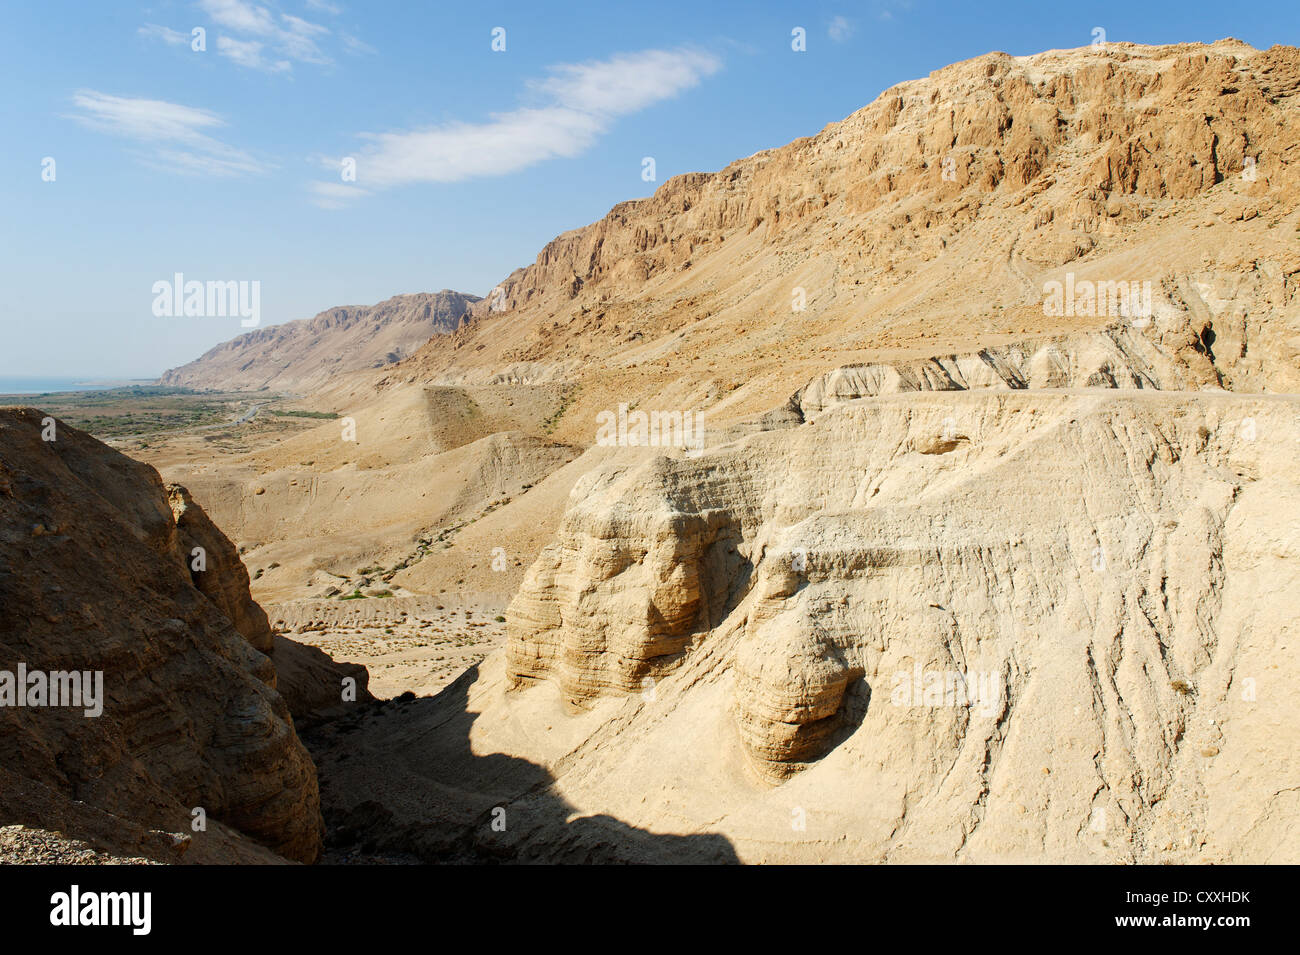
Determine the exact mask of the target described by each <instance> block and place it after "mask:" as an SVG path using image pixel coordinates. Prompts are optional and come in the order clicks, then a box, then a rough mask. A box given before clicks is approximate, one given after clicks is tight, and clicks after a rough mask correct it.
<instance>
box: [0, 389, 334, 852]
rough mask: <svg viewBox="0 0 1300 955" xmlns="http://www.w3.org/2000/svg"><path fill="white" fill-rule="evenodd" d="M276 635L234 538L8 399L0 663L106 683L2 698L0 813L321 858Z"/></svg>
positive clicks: (129, 843)
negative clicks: (97, 694) (281, 681)
mask: <svg viewBox="0 0 1300 955" xmlns="http://www.w3.org/2000/svg"><path fill="white" fill-rule="evenodd" d="M43 438H50V440H44V439H43ZM195 546H202V547H203V548H204V549H205V550H206V552H207V562H206V568H205V569H204V570H202V571H196V570H193V569H192V564H191V561H192V560H193V554H192V549H193V547H195ZM269 641H270V631H269V629H268V628H267V625H266V617H265V615H264V614H262V613H261V612H260V610H259V608H257V605H256V604H254V603H252V601H251V598H249V595H248V578H247V574H246V573H245V572H244V571H243V568H242V566H241V565H240V564H239V561H238V558H237V556H236V555H235V554H234V548H233V547H232V545H231V544H230V542H229V541H228V540H226V539H225V538H224V537H223V536H222V535H221V533H220V531H218V530H217V529H216V528H215V527H214V526H213V525H212V524H211V523H210V522H209V521H208V520H207V518H206V517H205V516H204V515H203V513H202V511H201V510H199V509H198V507H197V505H195V504H194V503H193V501H191V500H189V499H188V497H187V496H186V494H185V492H184V490H183V489H181V488H173V489H172V492H171V495H170V503H169V495H168V492H167V490H166V489H165V488H164V486H163V484H162V482H161V481H160V480H159V478H158V475H157V473H156V472H155V471H154V470H153V469H152V468H150V467H148V466H147V465H144V464H139V463H137V462H135V461H132V460H131V459H129V458H127V457H125V456H123V455H121V454H119V453H117V452H115V451H113V450H111V449H109V448H107V447H105V446H104V445H102V444H100V443H99V442H98V441H96V440H94V439H93V438H91V437H89V436H87V435H85V434H82V433H81V432H79V431H76V430H75V429H73V428H71V427H68V426H66V425H64V424H62V423H58V422H53V419H48V418H44V416H43V415H42V414H41V413H40V412H38V411H35V410H32V409H16V410H4V411H0V669H3V670H6V671H9V672H10V673H14V672H15V671H16V670H17V669H18V667H19V665H20V664H21V665H23V666H25V667H26V669H27V670H28V671H38V670H39V671H43V672H47V673H48V672H52V671H79V672H82V673H90V674H94V673H100V674H102V681H103V682H102V699H101V701H100V703H101V704H102V713H101V714H100V715H98V716H91V717H88V716H86V715H85V710H84V708H82V707H70V706H49V705H46V706H24V707H18V706H15V705H12V701H10V704H9V705H5V706H3V707H0V766H2V767H3V771H4V777H5V778H4V781H3V784H2V785H0V815H2V817H3V821H4V822H6V823H10V822H17V823H23V824H26V825H30V826H36V827H40V828H47V829H53V830H58V831H61V832H64V833H66V834H67V835H69V836H71V837H73V838H85V839H87V840H88V841H91V842H94V843H95V844H97V845H100V846H103V847H105V848H107V849H110V850H112V851H115V852H119V851H120V852H125V853H127V854H139V853H141V852H143V853H144V854H146V855H154V854H156V852H155V849H156V847H155V848H150V846H151V845H152V843H150V842H149V839H151V838H153V837H150V836H149V833H150V832H157V833H164V834H165V833H173V834H175V836H174V839H173V844H174V845H175V846H177V847H179V846H186V847H189V849H190V851H189V852H188V853H187V854H186V858H187V860H193V861H204V860H207V861H212V860H226V861H230V860H245V861H247V860H250V859H252V860H259V861H270V860H274V859H275V858H276V857H275V856H273V855H271V853H269V852H267V851H266V849H263V848H262V847H263V846H265V847H267V848H269V849H270V850H273V851H274V852H275V853H278V854H279V855H280V856H283V857H287V858H289V859H294V860H299V861H303V862H311V861H314V860H315V859H316V857H317V855H318V853H319V851H320V845H321V818H320V811H319V798H318V794H317V785H316V773H315V768H314V766H313V765H312V761H311V758H310V757H309V756H308V754H307V752H306V750H305V749H304V748H303V746H302V744H301V743H300V742H299V740H298V737H297V735H296V733H295V731H294V726H293V722H292V720H291V718H290V716H289V711H288V708H287V707H286V705H285V702H284V700H283V699H282V698H281V696H280V695H279V694H278V693H277V692H276V691H275V689H274V687H275V682H276V672H275V667H274V665H273V663H272V661H271V659H270V658H269V657H268V656H266V654H265V653H264V652H263V651H269V650H270V649H271V647H270V642H269ZM195 809H202V810H203V811H204V813H205V814H206V818H207V820H208V829H207V831H205V832H195V831H193V830H192V826H191V823H192V820H193V818H194V816H193V810H195ZM114 840H117V841H114ZM164 841H165V840H164ZM178 855H179V854H178ZM164 856H165V854H164ZM177 857H178V856H177Z"/></svg>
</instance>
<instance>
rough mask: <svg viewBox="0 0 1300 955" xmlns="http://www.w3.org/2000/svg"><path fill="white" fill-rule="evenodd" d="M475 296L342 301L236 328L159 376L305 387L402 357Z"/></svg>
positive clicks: (199, 382) (182, 381)
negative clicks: (235, 333) (277, 321)
mask: <svg viewBox="0 0 1300 955" xmlns="http://www.w3.org/2000/svg"><path fill="white" fill-rule="evenodd" d="M476 301H478V298H477V296H474V295H462V294H461V293H460V292H452V291H450V290H447V289H444V290H443V291H441V292H437V293H427V292H426V293H421V294H419V295H395V296H394V297H393V298H390V299H388V300H387V301H384V302H380V303H379V304H378V305H343V306H339V307H337V308H331V309H328V310H326V311H324V312H321V313H320V314H319V315H317V316H316V317H315V318H312V319H303V320H300V321H296V322H286V323H284V324H282V325H271V326H268V327H266V328H260V329H258V330H257V331H253V332H249V333H247V334H246V335H240V336H239V337H238V338H234V339H231V340H230V341H228V342H225V343H223V344H221V345H218V346H217V347H216V348H213V349H211V350H209V351H207V352H205V353H204V354H203V355H202V356H201V357H199V358H197V359H196V360H194V361H192V362H190V363H189V364H188V365H182V366H181V367H180V368H173V369H171V370H170V371H168V372H166V373H165V374H164V375H163V376H162V378H161V379H160V381H161V383H162V384H164V385H177V386H182V387H186V388H200V389H222V390H232V391H237V390H247V391H255V390H258V389H261V388H269V389H273V390H276V391H298V392H304V391H308V390H310V389H312V388H315V387H319V386H320V385H322V384H324V383H325V382H327V381H329V380H331V379H332V378H335V377H336V376H338V375H340V374H342V373H344V372H349V371H356V370H358V369H362V368H380V367H383V366H384V365H390V364H392V363H394V362H397V361H400V360H401V359H403V358H405V357H407V356H408V355H410V354H412V353H413V352H415V351H416V349H418V348H419V347H420V346H421V345H423V344H424V343H425V342H427V341H428V340H429V339H430V338H432V337H433V336H434V335H441V334H445V333H447V332H450V331H452V330H453V329H455V328H456V325H457V323H458V322H459V321H460V320H461V319H462V318H463V317H464V316H465V315H466V313H467V312H468V310H469V307H470V305H471V304H473V303H474V302H476Z"/></svg>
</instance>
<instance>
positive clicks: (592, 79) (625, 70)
mask: <svg viewBox="0 0 1300 955" xmlns="http://www.w3.org/2000/svg"><path fill="white" fill-rule="evenodd" d="M721 68H722V61H721V60H720V59H719V58H718V57H716V56H714V55H713V54H711V53H706V52H702V51H699V50H691V49H681V50H645V51H642V52H640V53H627V54H620V55H617V56H614V57H611V58H610V59H607V60H598V61H592V62H588V63H573V64H568V63H566V64H560V65H558V66H555V67H552V68H551V70H550V75H549V76H547V77H545V78H543V79H539V80H533V81H531V82H529V83H528V84H527V91H528V92H529V93H530V94H531V95H532V97H533V98H535V99H537V100H540V101H541V102H540V105H536V106H529V107H524V108H520V109H515V110H511V111H509V112H505V113H496V114H493V115H492V116H491V117H490V118H489V119H488V120H486V121H483V122H477V123H468V122H457V123H447V124H444V125H441V126H435V127H432V128H429V129H417V130H408V131H403V132H393V133H364V134H362V135H361V139H362V140H363V142H364V143H365V145H364V146H363V147H362V149H361V150H360V151H359V153H358V155H357V156H356V157H355V158H356V168H357V179H358V181H359V182H360V183H361V184H362V185H363V186H364V187H365V188H363V189H355V188H350V189H347V190H346V191H343V190H339V189H335V188H330V189H327V190H325V189H321V190H316V192H317V196H318V204H321V201H322V200H323V201H324V202H329V203H338V202H339V201H340V200H342V199H346V198H348V197H351V196H356V195H365V194H366V189H381V188H386V187H390V186H397V185H404V184H408V183H420V182H438V183H443V182H460V181H463V180H466V179H471V178H480V177H487V176H502V175H506V174H509V173H513V172H517V171H519V170H521V169H524V168H526V167H528V166H532V165H534V164H536V163H539V162H542V161H544V160H547V159H554V158H567V157H573V156H577V155H578V154H580V153H582V152H583V151H585V150H586V149H588V148H589V147H590V146H591V145H592V144H593V143H594V142H595V141H596V139H597V138H598V137H599V136H600V135H601V134H602V133H604V132H605V131H606V130H607V129H608V128H609V127H610V125H611V124H612V123H613V121H614V120H615V119H616V118H618V117H619V116H624V115H627V114H629V113H634V112H637V111H639V110H642V109H645V108H647V107H649V106H651V105H653V104H655V103H658V102H661V101H663V100H667V99H671V98H672V97H674V96H677V95H678V94H679V93H681V92H683V91H684V90H687V89H690V88H692V87H694V86H696V85H697V84H698V83H699V82H700V81H701V80H702V79H703V78H705V77H707V76H710V75H712V74H713V73H716V72H717V71H718V70H720V69H721ZM323 164H324V165H326V166H328V167H329V168H331V169H338V168H339V159H337V158H333V159H329V160H323ZM317 185H319V186H321V187H326V186H329V187H333V186H334V185H336V184H334V183H319V184H317Z"/></svg>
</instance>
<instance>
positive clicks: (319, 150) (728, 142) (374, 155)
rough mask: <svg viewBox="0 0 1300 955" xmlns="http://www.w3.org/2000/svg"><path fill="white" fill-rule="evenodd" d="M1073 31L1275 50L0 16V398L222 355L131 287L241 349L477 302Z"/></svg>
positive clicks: (1168, 27)
mask: <svg viewBox="0 0 1300 955" xmlns="http://www.w3.org/2000/svg"><path fill="white" fill-rule="evenodd" d="M1098 26H1100V27H1102V28H1103V29H1105V31H1106V35H1107V38H1108V39H1109V40H1113V41H1122V40H1132V41H1137V42H1144V43H1166V42H1178V41H1194V40H1201V41H1212V40H1215V39H1219V38H1221V37H1224V36H1229V35H1230V36H1236V37H1238V38H1239V39H1242V40H1245V41H1247V42H1249V43H1252V44H1253V45H1255V46H1257V47H1261V48H1263V47H1267V46H1270V45H1272V44H1274V43H1286V44H1296V43H1297V42H1300V11H1297V8H1296V6H1295V4H1294V3H1293V2H1291V0H1287V2H1271V0H1270V2H1259V0H1255V2H1249V3H1236V4H1224V3H1218V2H1215V3H1210V2H1201V0H1179V2H1155V3H1134V2H1132V0H1128V2H1123V3H1108V2H1103V3H1088V4H1052V3H1042V2H1039V3H1028V2H1026V3H1018V2H1017V3H1004V4H1001V5H998V6H997V8H996V10H994V9H993V8H992V7H991V6H990V5H989V4H978V3H969V2H948V0H868V2H860V3H848V2H839V3H754V2H750V3H707V4H706V3H700V2H695V3H680V2H669V0H655V2H653V3H640V4H630V3H614V2H610V0H605V2H599V3H565V4H544V3H539V2H536V0H533V2H529V3H489V2H474V3H463V4H448V3H415V2H411V3H406V4H398V3H396V2H385V0H372V2H369V3H360V2H356V0H283V2H272V0H197V2H194V0H184V2H182V0H176V2H156V3H149V4H139V5H137V4H133V3H130V2H114V3H102V2H91V0H85V2H80V3H72V2H61V0H43V2H41V3H32V4H11V5H9V9H8V10H7V12H6V14H5V24H4V27H3V32H0V84H2V86H3V89H4V90H5V95H4V96H3V97H0V128H3V129H4V134H5V135H4V148H3V149H2V150H0V210H2V213H0V216H2V217H0V325H3V337H2V341H3V345H0V375H49V376H109V377H152V376H155V375H157V374H159V373H160V372H162V371H163V370H164V369H165V368H168V367H171V366H174V365H177V364H181V363H183V362H185V361H188V360H190V359H191V358H194V357H196V356H197V355H198V354H199V353H201V352H202V351H204V350H205V349H207V348H208V347H210V346H212V345H214V344H216V343H217V342H220V341H224V340H226V339H228V338H232V337H234V336H235V335H238V334H240V333H241V332H243V331H245V330H246V329H244V328H241V327H240V321H239V319H238V318H237V317H215V316H214V317H193V316H191V317H166V316H162V317H160V316H157V315H155V314H154V313H153V309H152V304H153V301H154V294H153V291H152V287H153V284H154V283H155V282H157V281H159V280H167V279H170V278H171V277H172V275H173V274H174V273H177V272H181V273H184V274H185V276H186V278H187V279H197V280H200V281H208V280H219V281H230V280H234V281H258V282H260V289H261V322H262V324H263V325H266V324H272V323H276V322H280V321H287V320H290V319H295V318H306V317H310V316H311V315H314V314H315V313H317V312H318V311H320V310H322V309H324V308H327V307H329V306H332V305H340V304H368V303H372V302H376V301H380V300H382V299H384V298H387V297H388V296H390V295H394V294H398V293H404V292H419V291H436V290H437V289H440V288H444V287H446V288H454V289H458V290H461V291H466V292H473V293H476V294H479V295H483V294H486V293H487V292H488V291H489V290H490V289H491V288H492V286H493V285H494V284H495V283H496V282H497V281H499V280H500V279H501V278H503V277H504V276H505V275H507V274H508V273H509V272H510V271H511V270H512V269H514V268H516V267H517V266H520V265H525V264H527V263H529V262H531V261H533V259H534V258H535V257H536V255H537V252H538V251H539V250H540V248H541V247H542V245H544V244H545V243H546V242H547V241H549V240H550V239H551V238H553V237H554V236H555V235H557V234H559V233H560V232H563V231H565V230H567V229H571V228H574V227H577V226H580V225H583V224H585V223H587V222H590V221H592V220H595V219H598V218H600V217H601V216H602V215H604V214H605V212H607V211H608V209H609V208H610V206H612V205H614V204H615V203H617V202H620V201H622V200H624V199H628V198H633V197H637V196H644V195H648V194H649V193H651V192H653V190H654V188H655V187H656V186H657V185H659V184H660V183H662V182H663V181H664V180H665V179H667V178H668V177H670V176H673V175H676V174H679V173H683V172H690V171H695V170H712V169H717V168H720V167H722V166H724V165H726V164H727V163H728V162H730V161H731V160H733V159H736V158H739V157H742V156H746V155H749V154H751V153H753V152H756V151H758V150H760V149H765V148H769V147H773V146H779V145H782V144H784V143H786V142H788V141H790V140H791V139H794V138H796V137H799V136H805V135H811V134H813V133H816V132H817V131H818V130H819V129H821V128H822V127H823V126H824V125H826V124H827V123H829V122H833V121H835V120H839V119H842V118H843V117H845V116H846V115H848V114H849V113H851V112H853V111H854V110H856V109H858V108H860V107H862V106H864V105H866V104H867V103H869V102H871V100H873V99H874V98H875V97H876V96H877V95H878V94H879V93H880V92H881V91H882V90H884V89H886V88H888V87H889V86H892V85H893V84H895V83H897V82H900V81H903V80H907V79H913V78H915V77H918V76H924V75H925V74H927V73H929V72H930V71H931V70H934V69H938V68H939V67H942V66H944V65H946V64H948V63H951V62H954V61H957V60H963V59H967V58H970V57H973V56H978V55H980V54H982V53H986V52H989V51H990V50H1003V51H1006V52H1008V53H1012V54H1025V53H1034V52H1039V51H1041V50H1045V49H1054V48H1064V47H1076V46H1086V45H1088V43H1089V42H1090V41H1091V40H1092V31H1093V29H1094V28H1095V27H1098ZM497 27H501V28H504V30H505V36H504V39H505V49H504V50H503V51H494V50H493V49H492V44H493V30H494V28H497ZM795 27H802V28H803V29H804V30H805V31H806V36H807V43H806V45H807V49H806V51H804V52H795V51H793V50H792V49H791V31H792V30H793V29H794V28H795ZM195 28H202V29H203V31H204V46H205V47H206V49H204V50H202V51H195V50H193V49H192V44H193V33H192V31H193V30H194V29H195ZM647 156H650V157H654V160H655V173H656V179H655V181H652V182H651V181H645V180H643V178H642V169H643V164H642V160H643V158H644V157H647ZM349 157H350V158H352V159H354V160H355V161H356V179H355V181H354V182H345V181H344V179H343V173H342V169H343V165H342V162H343V160H344V159H346V158H349ZM47 158H52V159H53V160H54V166H53V169H54V178H53V181H47V178H45V177H43V171H44V170H45V169H46V168H47V164H46V163H45V162H44V161H45V160H46V159H47Z"/></svg>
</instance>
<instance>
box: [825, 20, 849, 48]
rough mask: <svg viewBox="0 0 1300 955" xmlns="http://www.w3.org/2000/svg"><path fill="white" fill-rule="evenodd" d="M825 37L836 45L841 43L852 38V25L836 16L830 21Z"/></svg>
mask: <svg viewBox="0 0 1300 955" xmlns="http://www.w3.org/2000/svg"><path fill="white" fill-rule="evenodd" d="M826 35H827V36H829V37H830V38H831V39H832V40H834V41H835V42H836V43H843V42H844V41H845V40H847V39H848V38H849V37H851V36H853V24H852V23H850V22H849V21H848V19H846V18H845V17H839V16H837V17H835V18H833V19H832V20H831V25H830V26H829V27H827V29H826Z"/></svg>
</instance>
